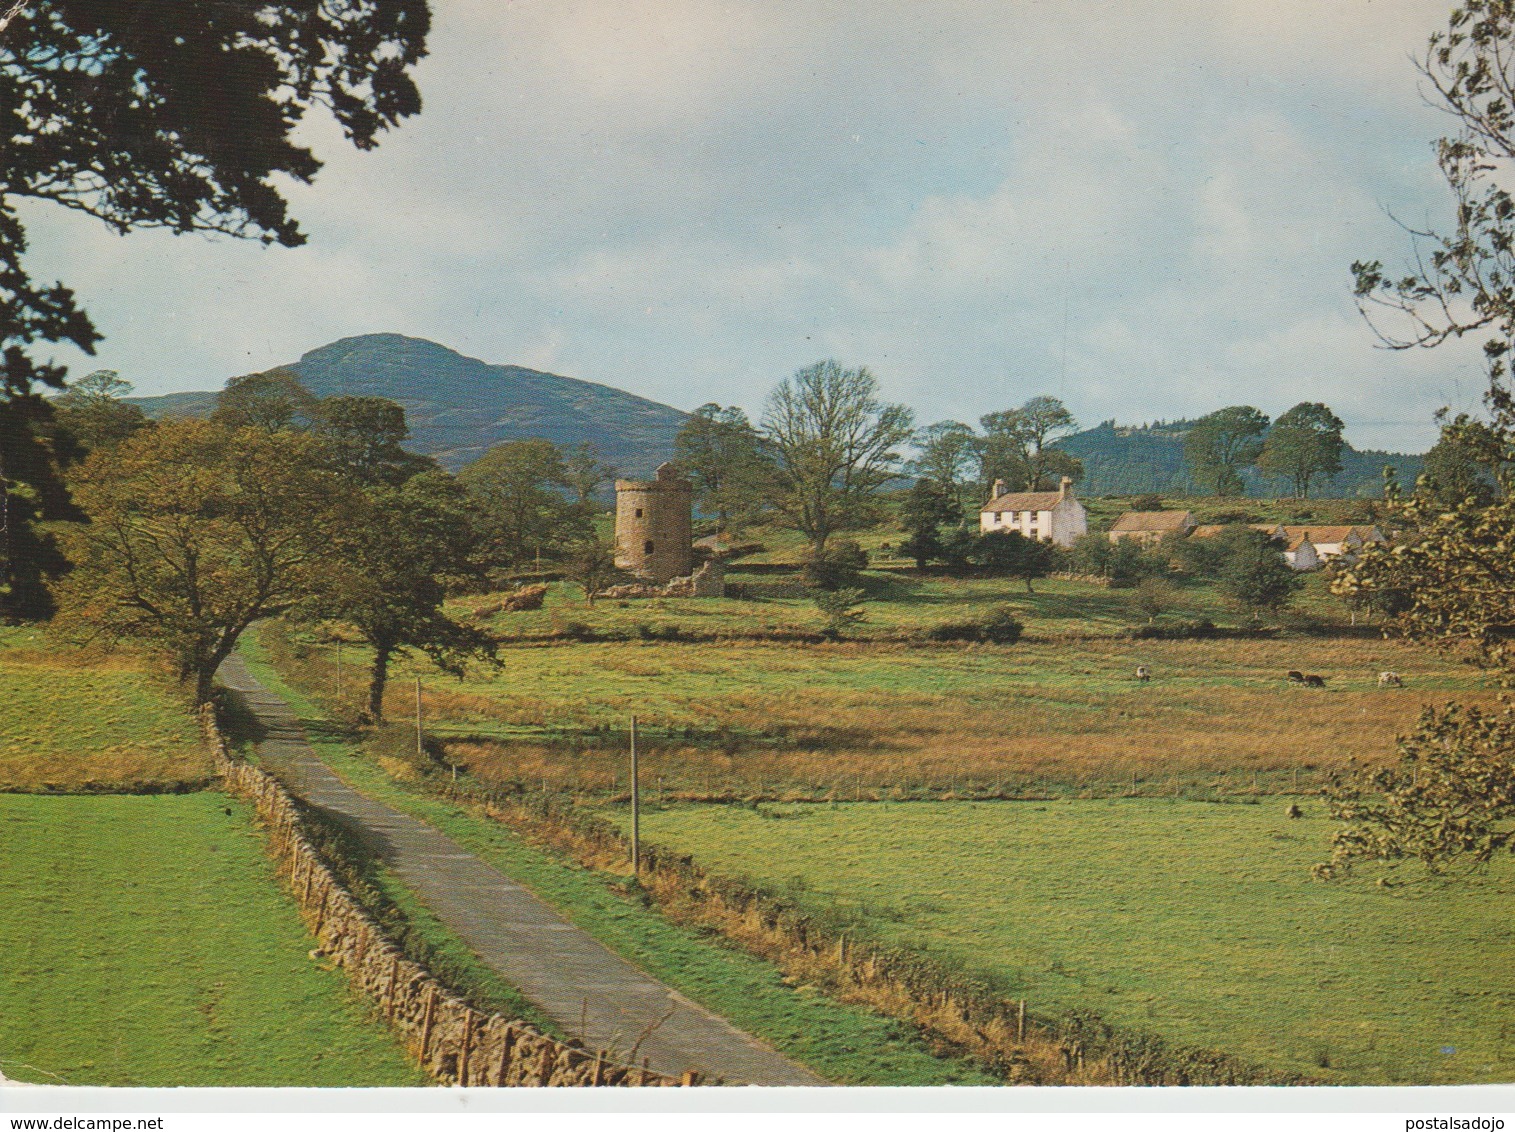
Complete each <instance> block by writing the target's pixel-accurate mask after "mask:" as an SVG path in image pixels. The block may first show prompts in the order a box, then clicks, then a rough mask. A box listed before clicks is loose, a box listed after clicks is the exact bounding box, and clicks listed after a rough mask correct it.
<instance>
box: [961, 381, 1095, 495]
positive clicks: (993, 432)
mask: <svg viewBox="0 0 1515 1132" xmlns="http://www.w3.org/2000/svg"><path fill="white" fill-rule="evenodd" d="M979 425H980V426H981V427H982V428H983V430H984V439H983V442H982V446H981V452H982V463H981V467H982V473H981V474H982V475H983V479H984V483H986V484H991V483H993V482H994V481H995V480H1004V481H1005V483H1006V485H1007V486H1008V487H1009V488H1010V490H1012V491H1051V490H1052V489H1053V488H1055V487H1056V486H1057V482H1056V481H1057V480H1060V479H1062V477H1063V476H1068V477H1069V478H1071V479H1074V480H1077V479H1080V478H1082V476H1083V464H1082V463H1081V462H1080V461H1079V460H1078V459H1076V458H1075V457H1073V456H1071V455H1069V454H1068V453H1067V452H1063V451H1061V450H1060V449H1057V448H1051V447H1048V445H1049V444H1050V443H1051V442H1052V440H1053V439H1054V438H1055V437H1056V436H1057V435H1058V434H1063V433H1069V432H1073V431H1074V430H1076V429H1077V428H1078V421H1077V420H1075V419H1074V416H1073V414H1072V413H1070V412H1069V411H1068V408H1067V406H1066V405H1064V404H1063V403H1062V402H1061V401H1059V400H1058V399H1057V398H1056V397H1046V396H1042V397H1033V398H1031V399H1030V400H1029V401H1027V402H1026V403H1025V404H1024V405H1022V406H1021V407H1020V408H1019V409H1003V410H1001V411H999V412H995V413H988V414H986V415H985V416H983V417H981V418H980V419H979Z"/></svg>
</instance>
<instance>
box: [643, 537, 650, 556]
mask: <svg viewBox="0 0 1515 1132" xmlns="http://www.w3.org/2000/svg"><path fill="white" fill-rule="evenodd" d="M642 553H643V554H651V553H652V540H651V539H648V540H647V541H646V542H644V543H643V544H642Z"/></svg>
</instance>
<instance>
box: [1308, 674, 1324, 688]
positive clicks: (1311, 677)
mask: <svg viewBox="0 0 1515 1132" xmlns="http://www.w3.org/2000/svg"><path fill="white" fill-rule="evenodd" d="M1325 686H1326V678H1325V677H1324V676H1317V675H1315V673H1313V672H1307V673H1305V687H1306V688H1324V687H1325Z"/></svg>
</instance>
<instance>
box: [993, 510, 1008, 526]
mask: <svg viewBox="0 0 1515 1132" xmlns="http://www.w3.org/2000/svg"><path fill="white" fill-rule="evenodd" d="M1004 520H1005V513H1004V512H1003V511H996V512H995V513H994V522H995V525H996V526H997V525H999V524H1000V523H1002V522H1004Z"/></svg>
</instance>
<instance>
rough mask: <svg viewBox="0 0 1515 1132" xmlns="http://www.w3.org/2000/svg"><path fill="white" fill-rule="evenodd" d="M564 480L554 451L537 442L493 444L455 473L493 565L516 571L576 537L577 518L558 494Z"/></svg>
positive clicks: (552, 446) (578, 531)
mask: <svg viewBox="0 0 1515 1132" xmlns="http://www.w3.org/2000/svg"><path fill="white" fill-rule="evenodd" d="M567 478H568V469H567V467H566V466H565V465H564V463H563V454H562V453H561V452H560V451H558V448H557V445H555V444H553V443H552V441H550V440H540V439H538V440H510V441H506V442H505V443H504V444H496V445H495V446H494V447H493V448H491V449H490V450H489V451H488V452H486V453H484V455H482V456H480V457H479V458H478V459H477V460H475V461H474V462H473V463H472V464H470V465H468V467H466V468H464V469H463V470H462V471H461V472H459V473H458V482H459V483H461V484H462V485H463V486H464V487H465V488H467V489H468V493H469V495H471V496H472V497H473V499H474V502H475V503H476V504H477V505H478V507H479V508H480V510H481V512H482V514H481V516H480V524H481V526H482V527H483V528H484V530H485V532H486V534H487V536H488V546H489V555H490V557H491V559H492V560H493V561H495V562H499V563H502V564H504V565H507V566H518V565H520V564H522V563H524V562H528V561H530V560H531V559H532V558H533V557H534V556H536V555H537V554H540V553H541V552H542V551H543V550H547V549H549V548H551V547H553V546H554V545H555V544H558V543H562V542H568V541H571V540H572V539H573V538H574V537H576V536H577V535H579V534H581V533H582V528H583V526H584V520H583V516H582V515H580V514H578V513H577V511H575V509H573V508H572V507H571V506H570V505H569V503H568V500H566V499H565V498H564V497H563V494H562V491H561V490H560V489H561V488H563V487H564V486H566V484H567Z"/></svg>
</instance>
